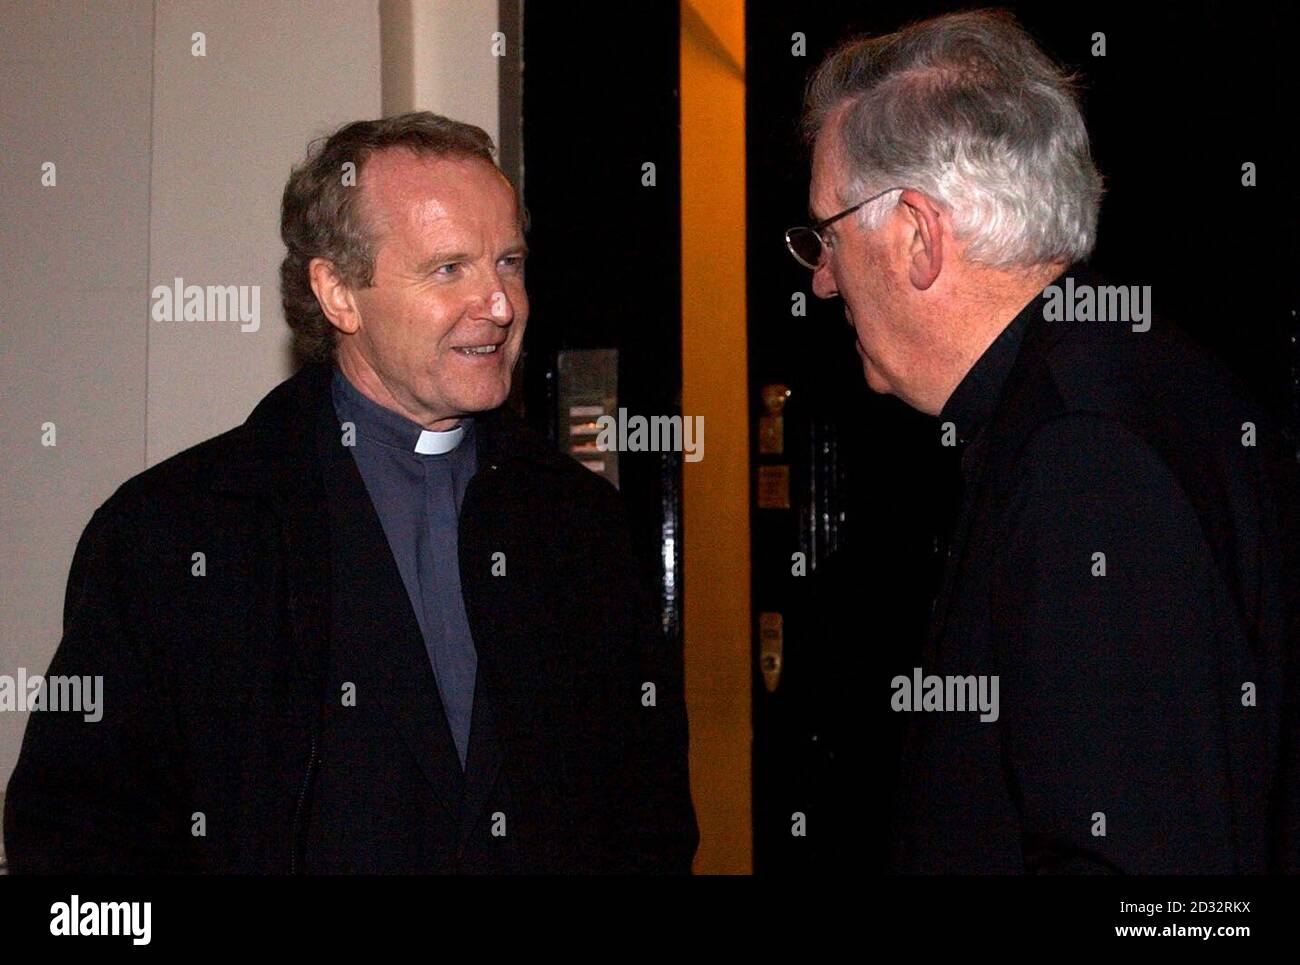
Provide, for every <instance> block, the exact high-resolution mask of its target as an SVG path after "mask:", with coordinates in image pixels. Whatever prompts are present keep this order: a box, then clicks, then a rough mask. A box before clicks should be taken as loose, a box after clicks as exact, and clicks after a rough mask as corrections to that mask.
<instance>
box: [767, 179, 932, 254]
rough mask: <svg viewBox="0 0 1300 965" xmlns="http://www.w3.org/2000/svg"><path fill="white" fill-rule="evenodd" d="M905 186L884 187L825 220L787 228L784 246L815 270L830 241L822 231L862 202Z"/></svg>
mask: <svg viewBox="0 0 1300 965" xmlns="http://www.w3.org/2000/svg"><path fill="white" fill-rule="evenodd" d="M906 190H907V189H906V188H886V189H885V190H884V191H881V192H880V193H879V194H873V195H872V196H871V197H869V198H867V200H865V201H859V202H858V203H857V204H855V205H854V206H853V207H851V208H845V209H844V210H843V211H841V212H840V213H839V214H833V215H831V216H830V217H829V218H827V219H826V220H825V221H818V222H817V223H816V224H815V225H811V226H809V227H806V228H803V227H801V228H787V229H786V232H785V246H786V247H787V248H789V249H790V254H792V255H794V260H795V261H797V262H799V264H801V265H803V266H804V267H805V268H811V269H812V270H813V271H816V270H817V269H818V268H820V267H821V264H822V259H824V258H825V257H826V249H828V248H829V247H830V243H829V242H828V241H827V240H826V239H825V238H823V237H822V232H823V231H825V230H826V229H827V228H829V227H830V226H831V225H833V224H834V223H835V222H837V221H839V220H840V219H841V218H847V217H848V216H849V215H851V214H852V213H853V212H855V211H857V210H858V209H859V208H861V207H862V206H863V205H864V204H870V203H871V202H872V201H875V200H876V199H878V198H883V197H884V196H885V195H887V194H889V193H890V192H891V191H906Z"/></svg>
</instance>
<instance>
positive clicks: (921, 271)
mask: <svg viewBox="0 0 1300 965" xmlns="http://www.w3.org/2000/svg"><path fill="white" fill-rule="evenodd" d="M898 200H899V201H900V203H901V204H902V206H903V213H904V214H905V216H906V217H907V219H908V227H909V229H910V234H911V237H910V239H909V240H908V250H907V258H908V266H907V268H908V276H909V278H910V279H911V282H912V284H913V285H914V286H916V288H917V289H918V290H919V291H925V290H926V289H927V288H929V287H930V286H931V285H933V284H934V282H935V279H937V278H938V277H939V273H940V272H941V271H943V255H944V250H943V242H944V224H943V212H942V211H941V210H940V209H939V206H938V205H936V204H935V203H934V202H933V201H931V200H930V199H929V198H927V197H926V196H925V195H924V194H922V193H921V192H920V191H913V190H910V189H909V190H907V191H904V192H903V193H902V195H901V196H900V197H899V199H898Z"/></svg>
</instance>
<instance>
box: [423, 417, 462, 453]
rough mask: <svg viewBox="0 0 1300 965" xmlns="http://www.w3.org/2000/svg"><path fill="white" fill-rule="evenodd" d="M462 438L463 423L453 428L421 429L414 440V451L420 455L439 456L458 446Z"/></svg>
mask: <svg viewBox="0 0 1300 965" xmlns="http://www.w3.org/2000/svg"><path fill="white" fill-rule="evenodd" d="M463 438H465V425H464V423H462V424H461V425H458V426H457V427H456V428H454V429H444V430H443V431H441V432H435V431H434V430H433V429H422V430H421V431H420V438H419V439H417V440H416V441H415V451H416V452H418V453H419V454H420V455H422V456H441V455H442V454H443V453H444V452H451V451H452V450H453V449H455V448H456V447H457V446H459V445H460V440H461V439H463Z"/></svg>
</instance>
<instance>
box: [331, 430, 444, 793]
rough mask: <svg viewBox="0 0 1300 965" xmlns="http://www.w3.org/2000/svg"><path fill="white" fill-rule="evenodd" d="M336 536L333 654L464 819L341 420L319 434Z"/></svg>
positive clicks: (406, 609) (400, 599)
mask: <svg viewBox="0 0 1300 965" xmlns="http://www.w3.org/2000/svg"><path fill="white" fill-rule="evenodd" d="M320 445H321V457H322V460H323V464H324V467H325V481H326V490H327V495H328V502H327V505H328V507H329V515H330V529H331V533H332V539H331V544H332V552H333V560H334V573H333V578H332V583H331V586H332V589H333V594H332V596H333V603H332V607H331V610H332V625H333V628H334V633H335V635H336V645H335V652H336V653H339V654H345V655H346V658H345V659H346V667H347V672H348V673H349V674H350V675H351V677H349V678H348V679H355V683H356V685H357V699H358V701H361V700H375V701H376V702H377V703H379V704H380V706H381V707H382V708H383V709H384V711H385V712H386V713H387V715H388V717H389V719H390V720H391V722H392V724H393V726H394V727H395V728H396V730H397V732H398V733H399V734H400V735H401V738H402V740H403V741H404V742H405V743H406V745H407V747H408V749H409V750H410V752H411V754H412V755H413V756H414V757H415V760H416V762H417V763H418V764H419V766H420V770H421V771H422V772H423V773H424V776H425V777H426V778H427V779H428V781H429V783H430V784H431V785H432V786H433V789H434V791H435V793H436V794H437V796H438V799H439V800H440V801H441V802H442V803H443V805H444V806H445V807H446V808H447V810H448V811H449V813H451V814H452V815H453V816H459V813H460V801H461V794H462V790H463V784H464V775H463V773H462V772H461V768H460V758H459V757H458V755H457V753H456V746H455V743H454V742H453V741H452V736H451V728H450V727H449V725H448V724H447V715H446V713H445V712H444V710H443V706H442V700H441V699H440V697H439V696H438V685H437V681H436V680H435V679H434V676H433V668H432V667H431V666H430V665H429V657H428V653H427V651H426V650H425V647H424V641H423V638H422V636H421V634H420V628H419V624H418V623H417V622H416V619H415V613H414V611H413V610H412V609H411V602H410V598H409V596H408V595H407V593H406V587H405V586H404V584H403V583H402V578H401V575H400V574H399V572H398V570H397V563H396V561H395V560H394V559H393V554H392V550H391V549H390V548H389V546H388V539H387V537H386V536H385V535H384V531H383V526H382V524H381V523H380V521H379V516H378V514H377V513H376V512H375V508H374V504H373V503H372V502H371V501H370V495H369V493H368V492H367V491H366V488H365V483H364V481H363V480H362V478H361V473H360V472H359V471H358V469H357V467H356V464H355V462H354V461H353V459H352V455H351V453H350V452H349V451H348V450H347V449H346V448H345V447H344V446H343V445H342V443H341V437H340V433H339V432H338V426H337V424H336V423H331V431H330V432H329V434H328V435H327V436H325V437H323V438H322V439H321V442H320Z"/></svg>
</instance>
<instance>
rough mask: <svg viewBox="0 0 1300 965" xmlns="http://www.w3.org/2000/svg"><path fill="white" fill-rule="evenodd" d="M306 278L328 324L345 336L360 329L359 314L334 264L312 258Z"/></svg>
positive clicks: (350, 292) (350, 291) (349, 290)
mask: <svg viewBox="0 0 1300 965" xmlns="http://www.w3.org/2000/svg"><path fill="white" fill-rule="evenodd" d="M307 276H308V277H309V278H310V279H311V290H312V291H314V292H315V293H316V301H318V302H320V307H321V311H322V312H324V313H325V317H326V318H327V319H329V323H330V324H331V325H333V326H334V327H335V328H337V329H338V330H339V331H340V332H342V333H344V334H345V335H351V334H352V333H353V332H355V331H356V330H357V329H358V328H360V327H361V313H360V312H359V311H357V305H356V300H355V299H354V297H353V295H352V289H350V288H349V287H348V285H347V283H346V282H345V281H344V280H343V279H342V278H341V277H340V276H339V273H338V270H337V269H336V268H335V267H334V263H333V262H332V261H330V260H328V259H326V258H313V259H312V260H311V261H310V262H308V263H307Z"/></svg>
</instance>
